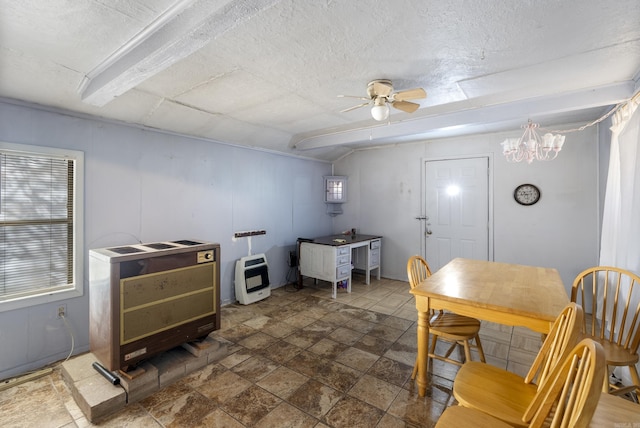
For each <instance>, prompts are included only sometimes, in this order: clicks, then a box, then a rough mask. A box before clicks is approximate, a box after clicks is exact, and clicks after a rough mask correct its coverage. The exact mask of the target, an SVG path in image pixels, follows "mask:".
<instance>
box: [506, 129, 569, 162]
mask: <svg viewBox="0 0 640 428" xmlns="http://www.w3.org/2000/svg"><path fill="white" fill-rule="evenodd" d="M522 127H523V128H524V133H523V134H522V137H520V138H507V139H506V140H504V141H503V142H502V154H503V155H504V156H505V157H506V158H507V161H508V162H522V161H523V160H524V161H526V162H527V163H531V162H533V161H534V160H537V161H550V160H553V159H555V158H556V157H557V156H558V152H560V150H562V145H563V144H564V138H565V136H564V135H560V134H552V133H546V134H544V135H543V136H542V137H541V136H540V135H538V133H537V132H536V128H539V125H538V124H537V123H533V122H531V120H529V123H528V124H527V125H523V126H522Z"/></svg>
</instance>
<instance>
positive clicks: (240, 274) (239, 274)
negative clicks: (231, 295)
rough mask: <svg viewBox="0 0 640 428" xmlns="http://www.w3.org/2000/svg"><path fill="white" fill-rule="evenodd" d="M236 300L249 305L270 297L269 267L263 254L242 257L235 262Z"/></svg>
mask: <svg viewBox="0 0 640 428" xmlns="http://www.w3.org/2000/svg"><path fill="white" fill-rule="evenodd" d="M235 282H236V299H238V302H239V303H240V304H241V305H249V304H251V303H255V302H257V301H260V300H262V299H266V298H267V297H269V296H270V295H271V287H270V286H269V265H268V264H267V257H266V256H265V255H264V254H256V255H254V256H246V257H242V258H241V259H240V260H238V261H237V262H236V281H235Z"/></svg>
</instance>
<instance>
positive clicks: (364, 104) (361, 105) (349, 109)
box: [340, 98, 369, 113]
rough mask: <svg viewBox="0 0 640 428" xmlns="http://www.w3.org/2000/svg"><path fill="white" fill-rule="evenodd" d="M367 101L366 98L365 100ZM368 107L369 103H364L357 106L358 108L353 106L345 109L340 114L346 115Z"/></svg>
mask: <svg viewBox="0 0 640 428" xmlns="http://www.w3.org/2000/svg"><path fill="white" fill-rule="evenodd" d="M365 99H366V98H365ZM367 105H369V103H362V104H359V105H357V106H353V107H349V108H346V109H344V110H340V113H346V112H348V111H351V110H355V109H357V108H360V107H364V106H367Z"/></svg>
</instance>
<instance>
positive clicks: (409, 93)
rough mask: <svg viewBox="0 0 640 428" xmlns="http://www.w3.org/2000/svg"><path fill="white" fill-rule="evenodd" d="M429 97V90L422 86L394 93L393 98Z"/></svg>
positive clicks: (401, 99)
mask: <svg viewBox="0 0 640 428" xmlns="http://www.w3.org/2000/svg"><path fill="white" fill-rule="evenodd" d="M421 98H427V92H426V91H425V90H424V89H422V88H415V89H407V90H406V91H400V92H396V93H395V94H393V99H394V100H397V101H406V100H418V99H421Z"/></svg>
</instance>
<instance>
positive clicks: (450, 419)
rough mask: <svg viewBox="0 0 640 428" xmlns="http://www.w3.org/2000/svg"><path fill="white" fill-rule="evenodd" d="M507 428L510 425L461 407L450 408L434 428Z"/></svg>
mask: <svg viewBox="0 0 640 428" xmlns="http://www.w3.org/2000/svg"><path fill="white" fill-rule="evenodd" d="M461 427H474V428H508V427H511V425H508V424H505V423H504V422H502V421H500V420H498V419H495V418H493V417H491V416H489V415H487V414H485V413H482V412H479V411H477V410H474V409H467V408H465V407H462V406H451V407H449V408H448V409H446V410H445V411H444V413H443V414H442V415H441V416H440V419H438V422H437V423H436V428H461Z"/></svg>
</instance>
